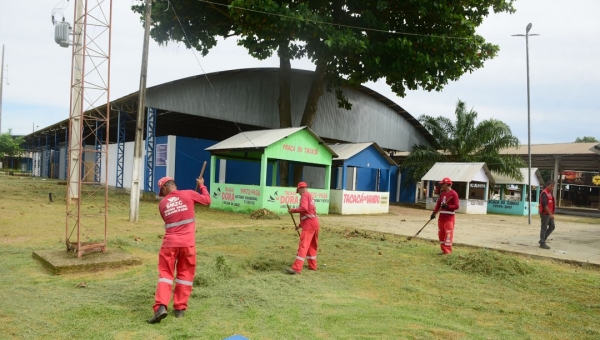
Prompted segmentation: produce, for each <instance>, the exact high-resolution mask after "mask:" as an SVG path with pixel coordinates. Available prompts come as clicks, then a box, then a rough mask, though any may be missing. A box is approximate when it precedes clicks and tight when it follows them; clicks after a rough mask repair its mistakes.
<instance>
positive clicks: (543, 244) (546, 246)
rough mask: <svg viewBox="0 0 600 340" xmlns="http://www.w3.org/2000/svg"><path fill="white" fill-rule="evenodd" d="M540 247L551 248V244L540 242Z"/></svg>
mask: <svg viewBox="0 0 600 340" xmlns="http://www.w3.org/2000/svg"><path fill="white" fill-rule="evenodd" d="M540 248H542V249H550V246H548V245H547V244H546V243H541V244H540Z"/></svg>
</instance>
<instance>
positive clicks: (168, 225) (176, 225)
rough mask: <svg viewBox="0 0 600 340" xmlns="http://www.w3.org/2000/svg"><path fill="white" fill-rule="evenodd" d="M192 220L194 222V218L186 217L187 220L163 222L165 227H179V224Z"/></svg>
mask: <svg viewBox="0 0 600 340" xmlns="http://www.w3.org/2000/svg"><path fill="white" fill-rule="evenodd" d="M192 222H194V219H193V218H188V219H187V220H183V221H178V222H173V223H169V224H165V229H169V228H173V227H179V226H180V225H184V224H188V223H192Z"/></svg>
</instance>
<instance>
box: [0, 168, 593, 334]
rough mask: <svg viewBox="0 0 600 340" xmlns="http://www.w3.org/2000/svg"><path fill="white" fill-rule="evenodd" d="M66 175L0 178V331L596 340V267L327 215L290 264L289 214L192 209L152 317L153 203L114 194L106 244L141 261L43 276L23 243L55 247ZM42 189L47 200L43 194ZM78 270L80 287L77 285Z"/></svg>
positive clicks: (157, 229)
mask: <svg viewBox="0 0 600 340" xmlns="http://www.w3.org/2000/svg"><path fill="white" fill-rule="evenodd" d="M64 191H65V186H60V185H57V183H56V182H54V181H41V180H40V179H35V180H34V179H31V178H25V179H19V178H14V177H9V176H0V192H2V194H1V199H0V299H1V301H2V308H0V338H2V339H70V338H79V339H223V338H226V337H228V336H231V335H233V334H242V335H244V336H246V337H248V338H250V339H599V338H600V322H599V321H598V320H600V296H599V295H598V287H600V271H599V270H598V269H596V268H594V267H581V266H577V265H572V264H564V263H560V262H556V261H551V260H543V259H534V258H529V257H524V256H523V257H522V256H513V255H503V254H499V253H496V252H493V251H485V250H480V249H476V248H464V247H462V248H458V249H456V250H455V253H454V255H452V256H450V257H442V256H437V255H436V254H437V253H438V252H439V249H438V246H437V245H436V244H433V243H431V242H427V241H423V240H413V241H411V242H406V238H404V237H400V236H396V235H390V234H380V233H375V232H368V231H362V230H354V229H344V228H339V227H331V226H328V225H327V218H326V217H325V218H323V219H322V231H321V233H320V252H319V265H320V267H319V271H317V272H309V271H307V270H306V271H304V272H303V273H302V275H297V276H289V275H286V274H284V273H283V269H284V268H285V267H286V266H289V265H290V264H291V262H292V261H293V259H294V257H295V252H296V247H297V239H298V237H297V235H296V233H295V232H294V231H293V229H292V228H290V225H291V222H290V221H289V217H287V216H282V219H281V220H252V219H250V218H249V217H248V215H241V214H232V213H224V212H218V211H213V210H209V209H206V208H204V207H198V208H197V209H196V211H197V224H198V230H197V234H196V241H197V252H198V269H197V275H196V278H195V280H194V283H195V286H194V291H193V293H192V298H191V300H190V304H189V310H188V312H187V313H186V315H185V317H184V318H182V319H176V318H174V317H173V316H172V315H169V317H167V318H166V319H164V320H163V321H162V322H161V323H160V324H157V325H149V324H147V323H146V322H145V320H146V319H148V318H149V317H150V316H151V315H152V310H151V306H152V304H153V298H154V289H155V285H156V281H157V269H156V265H157V253H158V250H159V247H160V244H161V241H162V240H161V238H160V237H161V235H162V234H163V232H164V230H163V228H162V221H161V219H160V217H159V215H158V211H157V202H142V203H141V210H140V222H139V223H130V222H128V221H127V219H128V208H129V197H128V196H127V195H118V194H111V197H110V225H109V246H110V247H119V248H121V249H123V250H125V251H126V252H128V253H131V254H134V255H136V256H138V257H140V258H141V259H142V263H143V264H142V265H140V266H133V267H127V268H121V269H113V270H107V271H101V272H95V273H85V274H68V275H60V276H55V275H50V274H49V272H48V271H46V270H45V269H44V268H43V267H42V266H41V265H40V264H39V263H38V262H36V261H35V260H34V259H33V258H32V256H31V254H32V252H33V251H35V250H44V249H63V248H64V233H65V231H64V228H65V227H64V226H65V207H64ZM49 192H52V193H53V196H54V197H55V199H54V202H50V201H49V199H48V193H49ZM81 282H85V284H86V287H85V288H80V287H78V286H79V284H80V283H81Z"/></svg>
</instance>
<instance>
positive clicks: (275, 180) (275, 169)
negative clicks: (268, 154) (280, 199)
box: [271, 161, 278, 187]
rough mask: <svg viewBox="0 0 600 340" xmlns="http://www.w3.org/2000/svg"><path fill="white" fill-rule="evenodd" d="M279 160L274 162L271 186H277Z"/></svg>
mask: <svg viewBox="0 0 600 340" xmlns="http://www.w3.org/2000/svg"><path fill="white" fill-rule="evenodd" d="M277 162H278V161H275V162H273V175H272V176H271V186H273V187H276V186H277V177H278V175H277V174H278V172H277Z"/></svg>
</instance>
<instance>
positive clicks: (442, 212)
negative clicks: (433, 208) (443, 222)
mask: <svg viewBox="0 0 600 340" xmlns="http://www.w3.org/2000/svg"><path fill="white" fill-rule="evenodd" d="M440 214H448V215H454V211H440Z"/></svg>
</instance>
